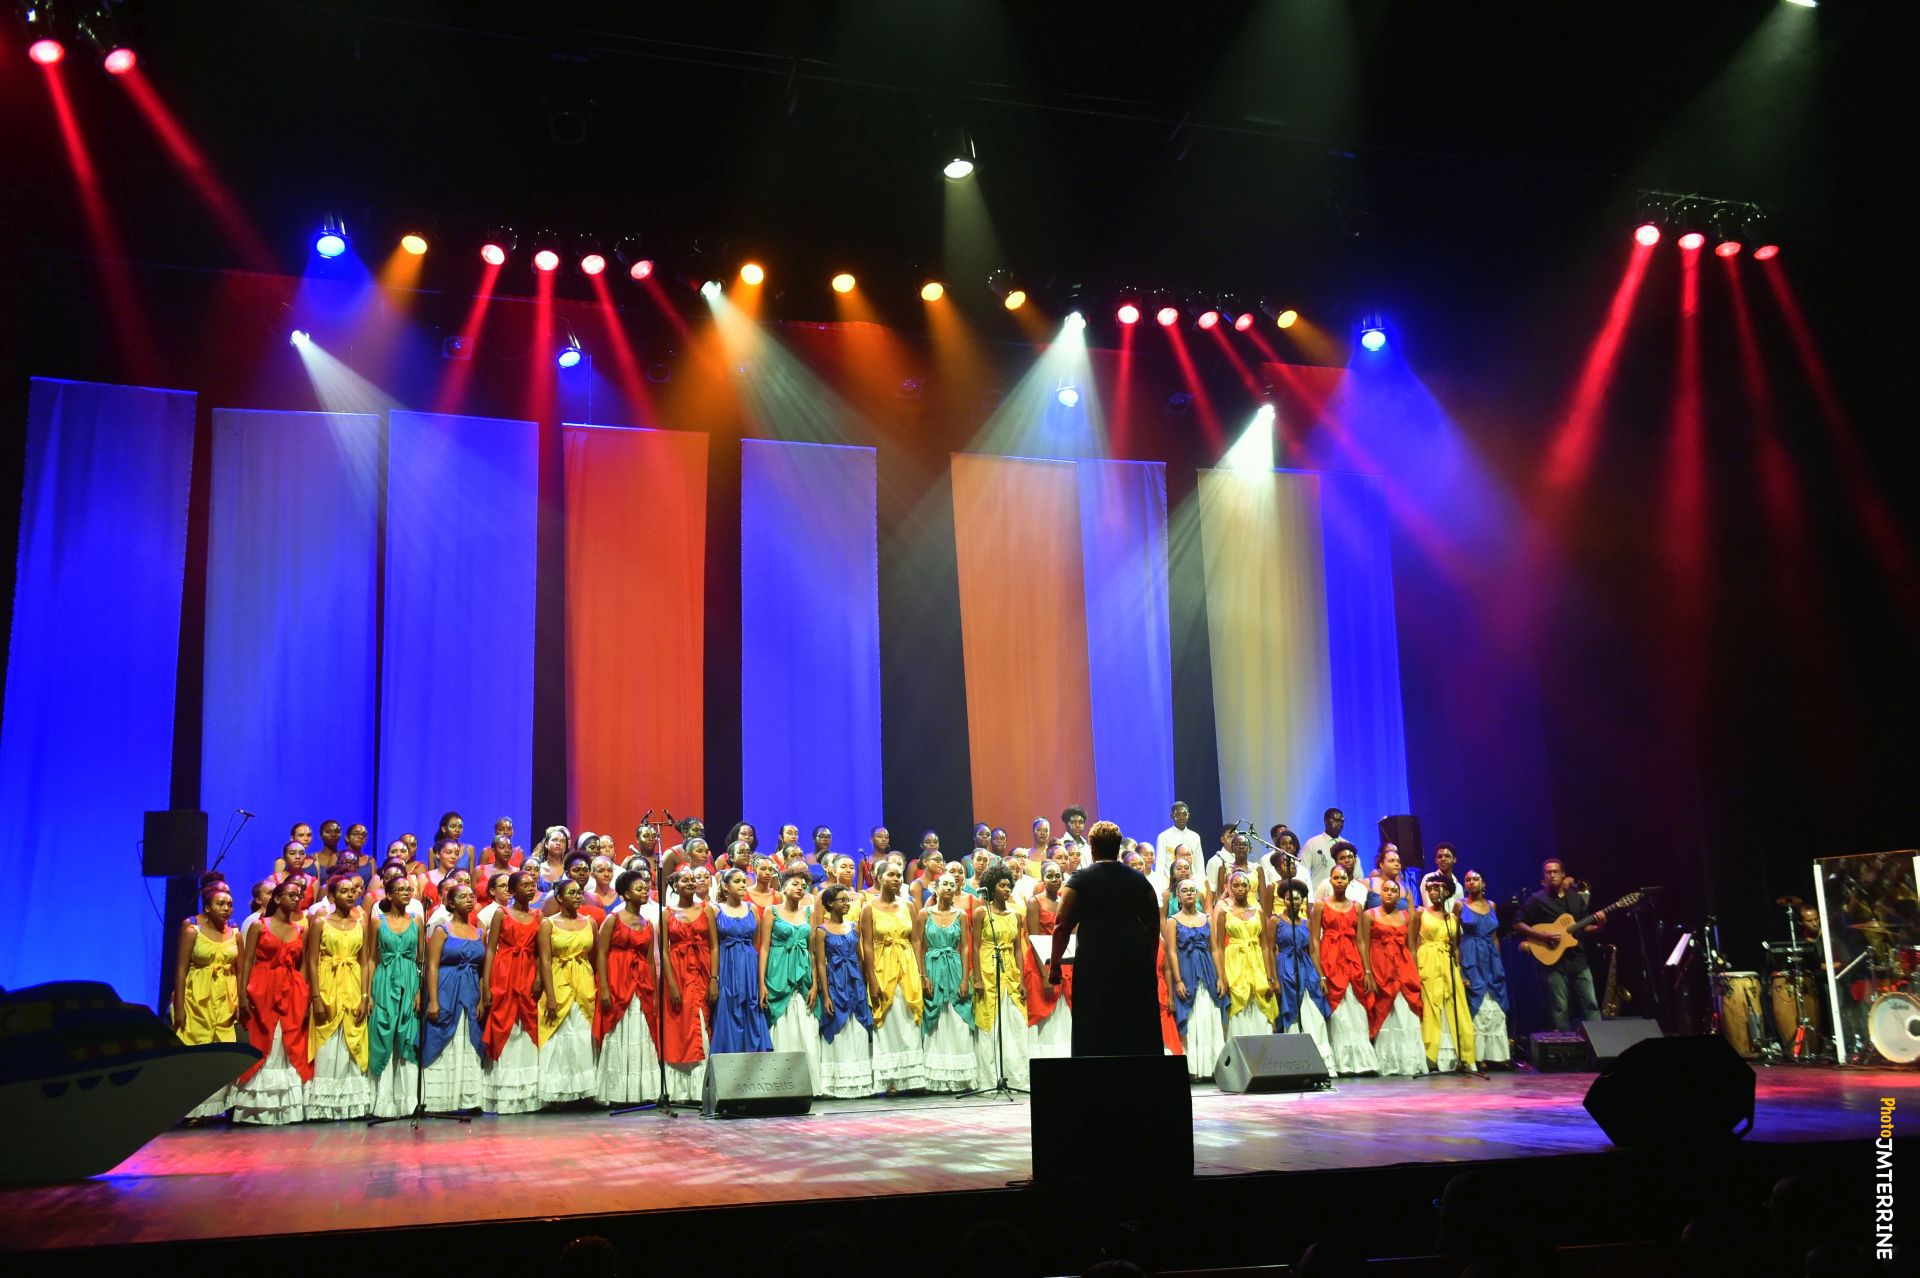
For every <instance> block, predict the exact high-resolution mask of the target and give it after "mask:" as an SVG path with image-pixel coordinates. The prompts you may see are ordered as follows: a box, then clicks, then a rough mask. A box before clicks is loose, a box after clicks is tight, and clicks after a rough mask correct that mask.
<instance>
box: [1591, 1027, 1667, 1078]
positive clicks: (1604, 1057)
mask: <svg viewBox="0 0 1920 1278" xmlns="http://www.w3.org/2000/svg"><path fill="white" fill-rule="evenodd" d="M1660 1033H1661V1031H1660V1022H1658V1021H1654V1020H1649V1019H1647V1018H1646V1017H1644V1016H1622V1017H1618V1018H1616V1019H1614V1020H1611V1021H1600V1020H1593V1021H1581V1022H1580V1037H1581V1038H1582V1039H1584V1040H1586V1044H1587V1054H1588V1056H1589V1058H1590V1063H1591V1064H1592V1065H1593V1067H1594V1068H1595V1069H1605V1068H1607V1066H1609V1065H1611V1064H1613V1063H1614V1062H1615V1061H1617V1060H1619V1059H1620V1053H1622V1052H1624V1051H1626V1050H1627V1049H1628V1048H1629V1047H1632V1046H1633V1045H1634V1044H1635V1043H1639V1042H1643V1041H1645V1040H1646V1039H1649V1038H1659V1037H1660Z"/></svg>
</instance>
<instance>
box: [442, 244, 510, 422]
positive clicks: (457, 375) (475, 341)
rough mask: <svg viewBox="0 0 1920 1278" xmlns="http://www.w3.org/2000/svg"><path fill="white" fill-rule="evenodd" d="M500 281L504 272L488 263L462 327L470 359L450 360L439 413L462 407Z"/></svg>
mask: <svg viewBox="0 0 1920 1278" xmlns="http://www.w3.org/2000/svg"><path fill="white" fill-rule="evenodd" d="M499 279H500V268H499V267H498V266H495V265H493V264H492V263H487V265H486V268H485V270H484V271H483V272H482V273H481V276H480V287H479V289H478V290H477V291H476V292H475V293H474V295H473V304H472V305H471V306H469V307H468V308H467V317H466V319H464V320H462V321H461V323H460V332H459V334H458V335H459V336H461V337H464V338H466V339H467V357H466V358H465V359H456V360H449V361H448V364H449V365H450V367H449V368H448V369H447V376H446V380H444V381H443V382H441V383H440V395H439V399H438V400H437V402H436V403H435V404H434V411H435V412H437V413H451V412H454V411H455V410H456V409H458V408H459V407H460V401H461V399H462V398H463V397H464V396H465V395H466V393H467V381H468V379H469V378H471V377H472V376H473V361H474V360H475V359H477V358H479V355H480V329H481V327H482V326H483V325H484V324H485V323H486V322H487V307H488V305H489V304H491V303H492V301H493V289H494V285H495V284H496V283H497V282H498V281H499Z"/></svg>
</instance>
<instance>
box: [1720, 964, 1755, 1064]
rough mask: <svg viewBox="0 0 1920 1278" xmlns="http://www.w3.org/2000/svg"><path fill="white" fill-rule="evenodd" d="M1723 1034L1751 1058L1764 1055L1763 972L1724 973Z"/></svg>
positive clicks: (1721, 982)
mask: <svg viewBox="0 0 1920 1278" xmlns="http://www.w3.org/2000/svg"><path fill="white" fill-rule="evenodd" d="M1715 979H1716V980H1718V981H1719V983H1720V1036H1721V1037H1722V1038H1724V1039H1726V1040H1727V1045H1728V1046H1729V1047H1731V1048H1733V1050H1734V1051H1736V1052H1738V1053H1740V1055H1741V1056H1743V1057H1745V1058H1746V1059H1747V1060H1753V1059H1754V1058H1755V1057H1757V1056H1759V1055H1760V1034H1761V1030H1760V973H1758V972H1722V973H1720V975H1719V976H1718V977H1716V978H1715Z"/></svg>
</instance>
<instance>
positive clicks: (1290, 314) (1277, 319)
mask: <svg viewBox="0 0 1920 1278" xmlns="http://www.w3.org/2000/svg"><path fill="white" fill-rule="evenodd" d="M1299 322H1300V312H1299V311H1296V310H1291V309H1289V310H1284V311H1281V312H1280V313H1279V314H1278V315H1276V316H1274V317H1273V323H1274V327H1276V328H1292V327H1293V326H1294V325H1295V324H1298V323H1299Z"/></svg>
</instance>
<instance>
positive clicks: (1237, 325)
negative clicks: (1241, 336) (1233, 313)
mask: <svg viewBox="0 0 1920 1278" xmlns="http://www.w3.org/2000/svg"><path fill="white" fill-rule="evenodd" d="M1252 328H1253V312H1252V311H1241V312H1240V314H1239V317H1238V318H1236V319H1235V320H1234V321H1233V331H1234V332H1236V333H1245V332H1249V331H1251V330H1252Z"/></svg>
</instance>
